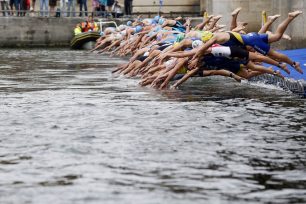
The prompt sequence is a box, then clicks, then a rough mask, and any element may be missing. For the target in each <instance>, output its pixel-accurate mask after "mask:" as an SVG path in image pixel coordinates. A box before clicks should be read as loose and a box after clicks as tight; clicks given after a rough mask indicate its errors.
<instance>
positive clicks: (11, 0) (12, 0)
mask: <svg viewBox="0 0 306 204" xmlns="http://www.w3.org/2000/svg"><path fill="white" fill-rule="evenodd" d="M14 2H15V0H10V3H9V6H10V9H11V15H12V16H13V15H14V4H15V3H14Z"/></svg>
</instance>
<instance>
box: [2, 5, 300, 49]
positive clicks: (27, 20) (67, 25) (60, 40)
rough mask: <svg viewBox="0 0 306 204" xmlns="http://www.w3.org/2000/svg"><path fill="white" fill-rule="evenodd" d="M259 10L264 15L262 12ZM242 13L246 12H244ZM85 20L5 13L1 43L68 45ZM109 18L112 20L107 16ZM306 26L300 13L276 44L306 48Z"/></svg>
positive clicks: (255, 29) (199, 19)
mask: <svg viewBox="0 0 306 204" xmlns="http://www.w3.org/2000/svg"><path fill="white" fill-rule="evenodd" d="M224 12H225V11H218V10H216V11H214V13H216V14H218V13H223V14H224V15H230V14H229V10H227V11H226V13H224ZM286 12H287V10H286V11H282V12H280V13H281V14H283V16H284V17H285V15H286ZM257 13H259V16H260V12H257ZM274 13H275V12H274ZM304 13H306V11H305V12H304ZM241 15H243V12H242V14H241ZM304 15H306V14H304ZM242 17H243V16H242ZM284 17H283V18H284ZM225 19H227V18H225ZM84 20H85V19H84V18H46V17H1V18H0V29H1V35H0V47H67V46H69V44H70V40H71V39H72V38H73V28H74V27H75V25H76V24H77V23H79V22H82V21H84ZM127 20H129V19H118V20H116V22H117V24H118V25H120V24H122V23H125V22H126V21H127ZM105 21H109V20H107V19H105ZM201 21H202V18H192V24H193V25H196V24H198V23H200V22H201ZM245 21H249V19H246V20H245ZM251 21H252V20H251ZM256 22H257V24H258V26H249V27H248V28H249V31H257V30H258V27H259V26H260V18H259V19H257V21H256ZM223 23H225V24H226V25H227V26H228V24H229V22H228V21H225V22H223ZM277 23H279V22H277ZM257 24H256V25H257ZM251 25H252V24H251ZM105 26H106V25H105ZM304 28H305V18H304V16H299V17H298V18H297V19H295V20H294V22H293V23H292V25H290V26H289V28H288V30H287V32H286V33H288V34H289V35H290V36H292V38H293V39H292V40H291V41H287V40H281V41H280V42H279V43H275V44H274V47H275V48H279V49H296V48H305V47H306V31H305V29H304ZM274 29H275V28H274ZM274 29H273V30H274Z"/></svg>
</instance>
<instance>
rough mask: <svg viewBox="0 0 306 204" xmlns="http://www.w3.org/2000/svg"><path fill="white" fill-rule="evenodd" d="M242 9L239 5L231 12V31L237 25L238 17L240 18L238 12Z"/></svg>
mask: <svg viewBox="0 0 306 204" xmlns="http://www.w3.org/2000/svg"><path fill="white" fill-rule="evenodd" d="M241 9H242V8H241V7H238V8H236V9H235V10H234V11H233V12H232V14H231V15H232V21H231V26H230V30H231V31H232V30H233V29H234V28H236V27H237V18H238V14H239V12H240V11H241Z"/></svg>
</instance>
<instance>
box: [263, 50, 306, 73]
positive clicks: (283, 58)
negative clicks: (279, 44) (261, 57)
mask: <svg viewBox="0 0 306 204" xmlns="http://www.w3.org/2000/svg"><path fill="white" fill-rule="evenodd" d="M268 56H269V57H271V58H273V59H276V60H277V61H279V62H286V63H287V64H289V65H291V66H292V67H293V68H294V69H295V70H296V71H298V72H299V73H301V74H303V70H302V69H301V66H300V63H299V62H294V61H292V60H291V59H290V58H289V57H288V56H286V55H284V54H282V53H279V52H276V51H275V50H273V49H270V51H269V53H268Z"/></svg>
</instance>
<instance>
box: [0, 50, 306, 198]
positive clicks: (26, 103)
mask: <svg viewBox="0 0 306 204" xmlns="http://www.w3.org/2000/svg"><path fill="white" fill-rule="evenodd" d="M124 62H125V61H124V60H123V59H120V58H109V57H107V56H101V55H97V54H90V53H87V52H85V51H70V50H40V49H34V50H5V49H2V50H0V98H1V100H0V121H1V122H0V133H1V135H0V203H1V204H6V203H18V204H20V203H35V204H36V203H37V204H40V203H65V204H66V203H67V204H75V203H77V204H78V203H145V204H147V203H148V204H149V203H150V204H151V203H167V204H169V203H170V204H179V203H184V204H185V203H272V202H273V203H284V204H285V203H286V204H287V203H305V202H306V148H305V144H306V115H305V112H306V111H305V110H306V100H305V99H300V98H299V97H297V96H295V95H293V94H290V93H287V92H284V91H282V90H280V89H278V88H273V87H263V86H259V85H258V86H254V85H249V84H238V83H235V82H233V81H232V80H231V79H224V78H221V77H217V78H216V77H215V78H207V79H193V80H192V81H191V82H188V83H187V84H185V85H184V86H182V87H181V88H180V89H178V90H171V91H162V92H161V91H156V90H152V89H150V88H141V87H139V86H138V85H137V83H138V80H136V79H127V78H124V77H118V76H114V75H112V74H111V70H112V69H113V68H114V67H116V65H117V64H120V63H124Z"/></svg>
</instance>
